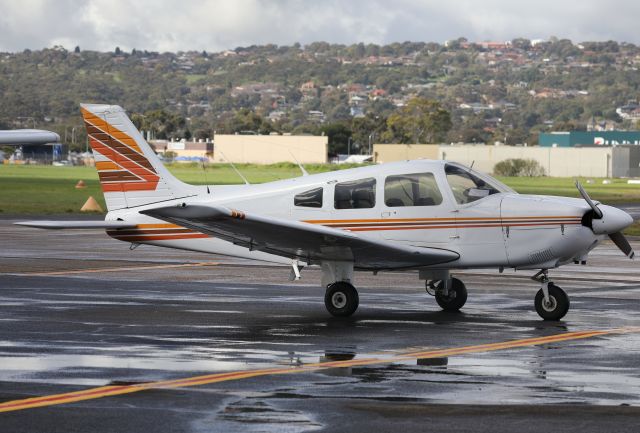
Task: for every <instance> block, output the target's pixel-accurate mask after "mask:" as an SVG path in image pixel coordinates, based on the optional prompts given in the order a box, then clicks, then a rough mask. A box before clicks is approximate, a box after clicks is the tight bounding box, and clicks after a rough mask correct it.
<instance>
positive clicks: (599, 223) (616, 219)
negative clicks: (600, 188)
mask: <svg viewBox="0 0 640 433" xmlns="http://www.w3.org/2000/svg"><path fill="white" fill-rule="evenodd" d="M598 208H600V210H601V211H602V218H593V220H592V222H591V227H592V229H593V232H594V233H595V234H597V235H604V234H611V233H616V232H619V231H621V230H624V229H625V228H627V227H629V226H630V225H631V224H633V218H632V217H631V215H629V214H628V213H626V212H625V211H623V210H622V209H618V208H617V207H613V206H606V205H599V206H598Z"/></svg>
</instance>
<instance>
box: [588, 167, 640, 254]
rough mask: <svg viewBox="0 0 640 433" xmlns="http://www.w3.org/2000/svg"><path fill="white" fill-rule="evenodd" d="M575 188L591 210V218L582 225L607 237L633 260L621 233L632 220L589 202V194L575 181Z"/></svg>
mask: <svg viewBox="0 0 640 433" xmlns="http://www.w3.org/2000/svg"><path fill="white" fill-rule="evenodd" d="M576 188H578V192H580V195H581V196H582V198H583V199H584V201H586V202H587V204H588V205H589V207H590V208H591V209H592V210H593V214H592V215H591V217H590V218H589V219H588V220H587V221H586V223H583V224H585V225H587V226H588V227H590V228H591V230H593V232H594V233H595V234H597V235H602V234H606V235H608V236H609V239H611V240H612V241H613V243H614V244H616V246H617V247H618V248H619V249H620V251H622V252H623V253H624V255H625V256H627V257H629V258H630V259H633V257H634V256H635V252H634V251H633V248H631V245H629V241H627V238H625V237H624V235H623V234H622V231H621V230H622V229H624V228H625V227H628V226H629V225H630V224H632V223H633V218H631V216H630V215H629V214H628V213H626V212H624V211H623V210H621V209H617V208H614V207H611V206H603V209H601V208H600V207H599V206H598V205H597V204H596V203H595V202H594V201H593V200H591V197H589V194H587V192H586V191H585V190H584V188H583V187H582V184H580V182H579V181H577V180H576ZM583 221H584V220H583Z"/></svg>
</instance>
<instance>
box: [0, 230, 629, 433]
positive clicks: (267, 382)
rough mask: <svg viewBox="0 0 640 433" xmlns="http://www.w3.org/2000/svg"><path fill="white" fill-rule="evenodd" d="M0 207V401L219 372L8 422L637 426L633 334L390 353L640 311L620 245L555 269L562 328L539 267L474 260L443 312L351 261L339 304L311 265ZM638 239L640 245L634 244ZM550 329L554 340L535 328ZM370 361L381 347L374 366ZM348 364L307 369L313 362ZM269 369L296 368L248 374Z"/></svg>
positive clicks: (60, 425) (505, 338) (411, 276)
mask: <svg viewBox="0 0 640 433" xmlns="http://www.w3.org/2000/svg"><path fill="white" fill-rule="evenodd" d="M11 222H12V221H11V220H10V219H4V220H0V239H1V242H2V248H1V250H0V404H1V403H2V402H8V401H15V400H22V399H26V398H31V397H40V396H49V395H57V394H61V393H68V392H73V391H81V390H92V389H94V388H96V387H103V386H106V385H112V386H123V387H127V386H130V385H132V384H133V385H135V384H146V383H150V382H157V381H167V380H173V379H184V378H191V377H195V376H199V375H208V374H214V373H228V377H229V378H228V379H225V381H220V382H212V383H206V384H202V385H199V386H184V387H178V388H172V389H148V390H144V391H140V392H136V393H132V394H123V395H117V396H108V397H103V398H92V399H88V400H85V401H78V402H72V403H66V404H56V405H51V406H46V407H38V408H25V409H24V410H19V411H12V412H5V413H0V432H2V433H4V432H33V431H46V432H75V431H78V432H85V431H92V432H112V431H113V432H122V431H129V432H138V431H140V432H142V431H144V432H148V431H163V432H173V431H175V432H263V431H275V432H305V431H354V432H359V431H392V430H393V431H395V430H399V429H404V430H406V431H457V432H466V431H469V432H471V431H492V432H502V431H504V432H507V431H519V432H528V431H532V432H533V431H535V432H540V431H560V430H562V431H576V432H577V431H580V432H585V431H594V432H595V431H599V432H601V431H612V430H613V429H615V430H616V431H617V432H626V431H629V432H632V431H633V432H637V431H638V425H640V333H637V332H626V333H612V334H607V335H601V336H594V337H590V338H584V339H576V340H570V341H558V342H552V343H546V344H534V345H529V346H524V347H515V346H514V347H509V345H507V347H505V348H504V349H501V350H486V351H483V350H479V351H476V352H474V353H467V354H462V355H454V356H446V357H426V358H420V357H419V356H415V357H407V358H404V359H400V360H399V359H395V358H396V357H397V355H398V354H402V353H410V352H420V353H424V352H425V351H433V350H435V349H451V348H468V347H469V346H473V345H481V344H486V343H502V342H509V341H514V340H520V339H531V338H538V337H540V338H543V337H547V336H553V335H557V334H562V335H568V334H570V333H574V332H580V331H590V330H610V329H619V328H625V329H628V328H629V327H637V326H640V302H639V299H640V269H639V268H638V266H637V264H636V263H637V262H632V261H630V260H628V259H626V258H625V257H624V256H623V255H622V254H621V253H619V252H618V251H617V250H616V249H615V247H613V246H612V245H608V244H604V245H603V246H601V247H598V248H597V249H596V250H595V251H594V252H593V253H592V254H591V256H590V264H588V265H587V266H567V267H563V268H561V269H559V270H555V271H552V272H551V277H552V278H553V279H554V281H555V282H556V283H557V284H558V285H560V286H562V287H563V288H564V289H565V290H567V292H568V293H569V295H570V296H571V310H570V312H569V314H568V315H567V317H566V318H565V320H564V321H563V322H560V323H547V322H543V321H541V320H540V319H539V317H538V316H537V314H536V313H535V311H534V310H533V297H534V295H535V292H536V291H537V289H538V288H537V287H536V284H535V283H534V282H533V281H531V280H529V277H530V276H531V274H532V272H517V273H514V272H509V271H505V273H504V274H502V275H499V274H498V273H497V272H496V271H493V270H491V271H466V272H460V273H459V274H457V276H458V277H459V278H461V279H462V280H463V281H465V282H466V284H467V287H468V289H469V301H468V302H467V305H466V306H465V308H464V309H463V312H461V313H457V314H451V313H444V312H441V311H440V310H439V308H438V307H437V305H436V303H435V301H434V300H433V298H431V297H430V296H428V295H427V294H426V293H425V291H424V289H423V288H422V286H421V283H420V281H418V278H417V275H416V274H415V273H412V272H407V273H382V274H379V275H378V276H375V277H374V276H373V275H371V274H370V273H357V275H356V285H357V287H358V289H359V292H360V309H359V310H358V311H357V312H356V314H355V315H354V316H353V317H351V318H349V319H337V318H333V317H331V316H329V315H328V313H327V312H326V311H325V308H324V303H323V290H322V289H321V288H320V287H319V277H320V275H319V272H318V271H317V270H315V269H308V270H304V271H303V274H302V275H303V279H302V280H301V281H297V282H289V281H287V278H288V276H289V269H287V268H284V267H278V266H264V265H261V264H258V263H256V262H246V261H242V260H237V259H232V258H225V257H216V256H211V255H204V254H196V253H188V252H181V251H173V250H164V249H157V248H153V247H145V246H141V247H139V248H137V249H135V250H133V251H129V250H128V246H127V245H126V244H124V243H121V242H117V241H115V240H111V239H109V238H108V237H107V236H106V235H104V234H103V233H102V232H100V231H83V232H70V231H67V232H58V231H54V232H45V231H39V230H35V229H28V228H22V227H15V226H12V225H11ZM633 244H634V246H635V247H636V250H640V245H639V244H638V242H633ZM543 341H544V340H543ZM370 358H375V359H380V360H381V362H376V363H371V364H366V363H358V360H366V359H370ZM328 361H334V362H347V363H348V362H352V361H353V364H352V365H347V364H336V365H337V367H332V368H327V369H313V370H305V369H304V366H306V365H309V364H313V363H318V362H328ZM259 369H273V370H276V371H280V370H282V369H288V370H290V371H291V372H292V374H288V373H287V374H264V375H259V376H255V377H245V376H243V374H244V373H243V372H246V371H254V370H259Z"/></svg>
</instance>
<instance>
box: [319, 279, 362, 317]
mask: <svg viewBox="0 0 640 433" xmlns="http://www.w3.org/2000/svg"><path fill="white" fill-rule="evenodd" d="M359 302H360V298H359V297H358V291H357V290H356V288H355V287H353V286H352V285H351V284H349V283H347V282H346V281H338V282H335V283H333V284H330V285H329V287H327V292H326V293H325V295H324V305H325V307H327V311H328V312H329V313H331V315H333V316H336V317H349V316H351V315H352V314H353V313H355V312H356V310H357V309H358V304H359Z"/></svg>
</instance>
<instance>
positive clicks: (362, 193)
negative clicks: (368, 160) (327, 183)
mask: <svg viewBox="0 0 640 433" xmlns="http://www.w3.org/2000/svg"><path fill="white" fill-rule="evenodd" d="M333 199H334V201H333V202H334V207H335V208H336V209H367V208H372V207H374V206H375V205H376V180H375V178H373V177H370V178H367V179H359V180H353V181H350V182H341V183H336V187H335V193H334V197H333Z"/></svg>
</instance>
